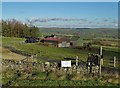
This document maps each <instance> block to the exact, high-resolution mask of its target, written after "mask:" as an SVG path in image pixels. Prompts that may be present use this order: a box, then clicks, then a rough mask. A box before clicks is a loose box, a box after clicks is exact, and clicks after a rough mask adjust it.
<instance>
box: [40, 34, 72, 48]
mask: <svg viewBox="0 0 120 88" xmlns="http://www.w3.org/2000/svg"><path fill="white" fill-rule="evenodd" d="M42 42H43V43H47V44H50V45H53V46H55V47H70V41H69V40H68V39H65V38H57V37H56V36H52V37H47V38H44V39H42Z"/></svg>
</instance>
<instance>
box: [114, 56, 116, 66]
mask: <svg viewBox="0 0 120 88" xmlns="http://www.w3.org/2000/svg"><path fill="white" fill-rule="evenodd" d="M115 64H116V57H115V56H114V67H116V65H115Z"/></svg>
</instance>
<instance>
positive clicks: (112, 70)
mask: <svg viewBox="0 0 120 88" xmlns="http://www.w3.org/2000/svg"><path fill="white" fill-rule="evenodd" d="M3 47H4V48H7V49H9V50H10V51H11V52H14V53H17V54H20V55H23V56H29V57H30V56H32V55H31V54H30V53H26V52H24V51H21V50H17V49H15V48H13V47H11V46H3ZM37 59H41V60H45V61H48V62H52V63H53V62H57V63H60V60H53V59H50V58H42V57H37ZM79 65H80V66H82V67H85V66H86V62H85V61H82V60H79ZM102 72H104V73H107V74H115V73H119V72H120V68H110V67H102Z"/></svg>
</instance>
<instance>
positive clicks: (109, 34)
mask: <svg viewBox="0 0 120 88" xmlns="http://www.w3.org/2000/svg"><path fill="white" fill-rule="evenodd" d="M40 31H41V32H42V34H43V35H49V34H56V35H75V36H76V35H77V36H80V37H84V38H95V37H101V38H118V29H117V28H40Z"/></svg>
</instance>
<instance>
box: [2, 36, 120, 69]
mask: <svg viewBox="0 0 120 88" xmlns="http://www.w3.org/2000/svg"><path fill="white" fill-rule="evenodd" d="M2 40H3V42H2V43H3V45H6V46H11V47H14V48H15V49H18V50H22V51H25V52H27V53H31V54H37V55H38V57H44V58H50V59H58V60H61V59H63V58H64V57H70V58H75V57H76V56H79V59H81V60H83V61H86V60H87V56H88V53H96V54H99V46H95V45H94V46H93V48H96V50H92V51H89V50H84V49H72V48H57V47H53V46H45V45H42V44H40V43H32V44H30V43H24V40H25V39H23V38H9V37H3V38H2ZM3 55H4V52H3ZM118 55H119V49H118V48H117V47H110V46H104V47H103V56H104V58H103V59H104V60H105V61H108V60H111V59H113V57H114V56H116V57H117V60H118V58H119V57H118ZM105 66H106V64H105ZM117 67H118V66H117Z"/></svg>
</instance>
